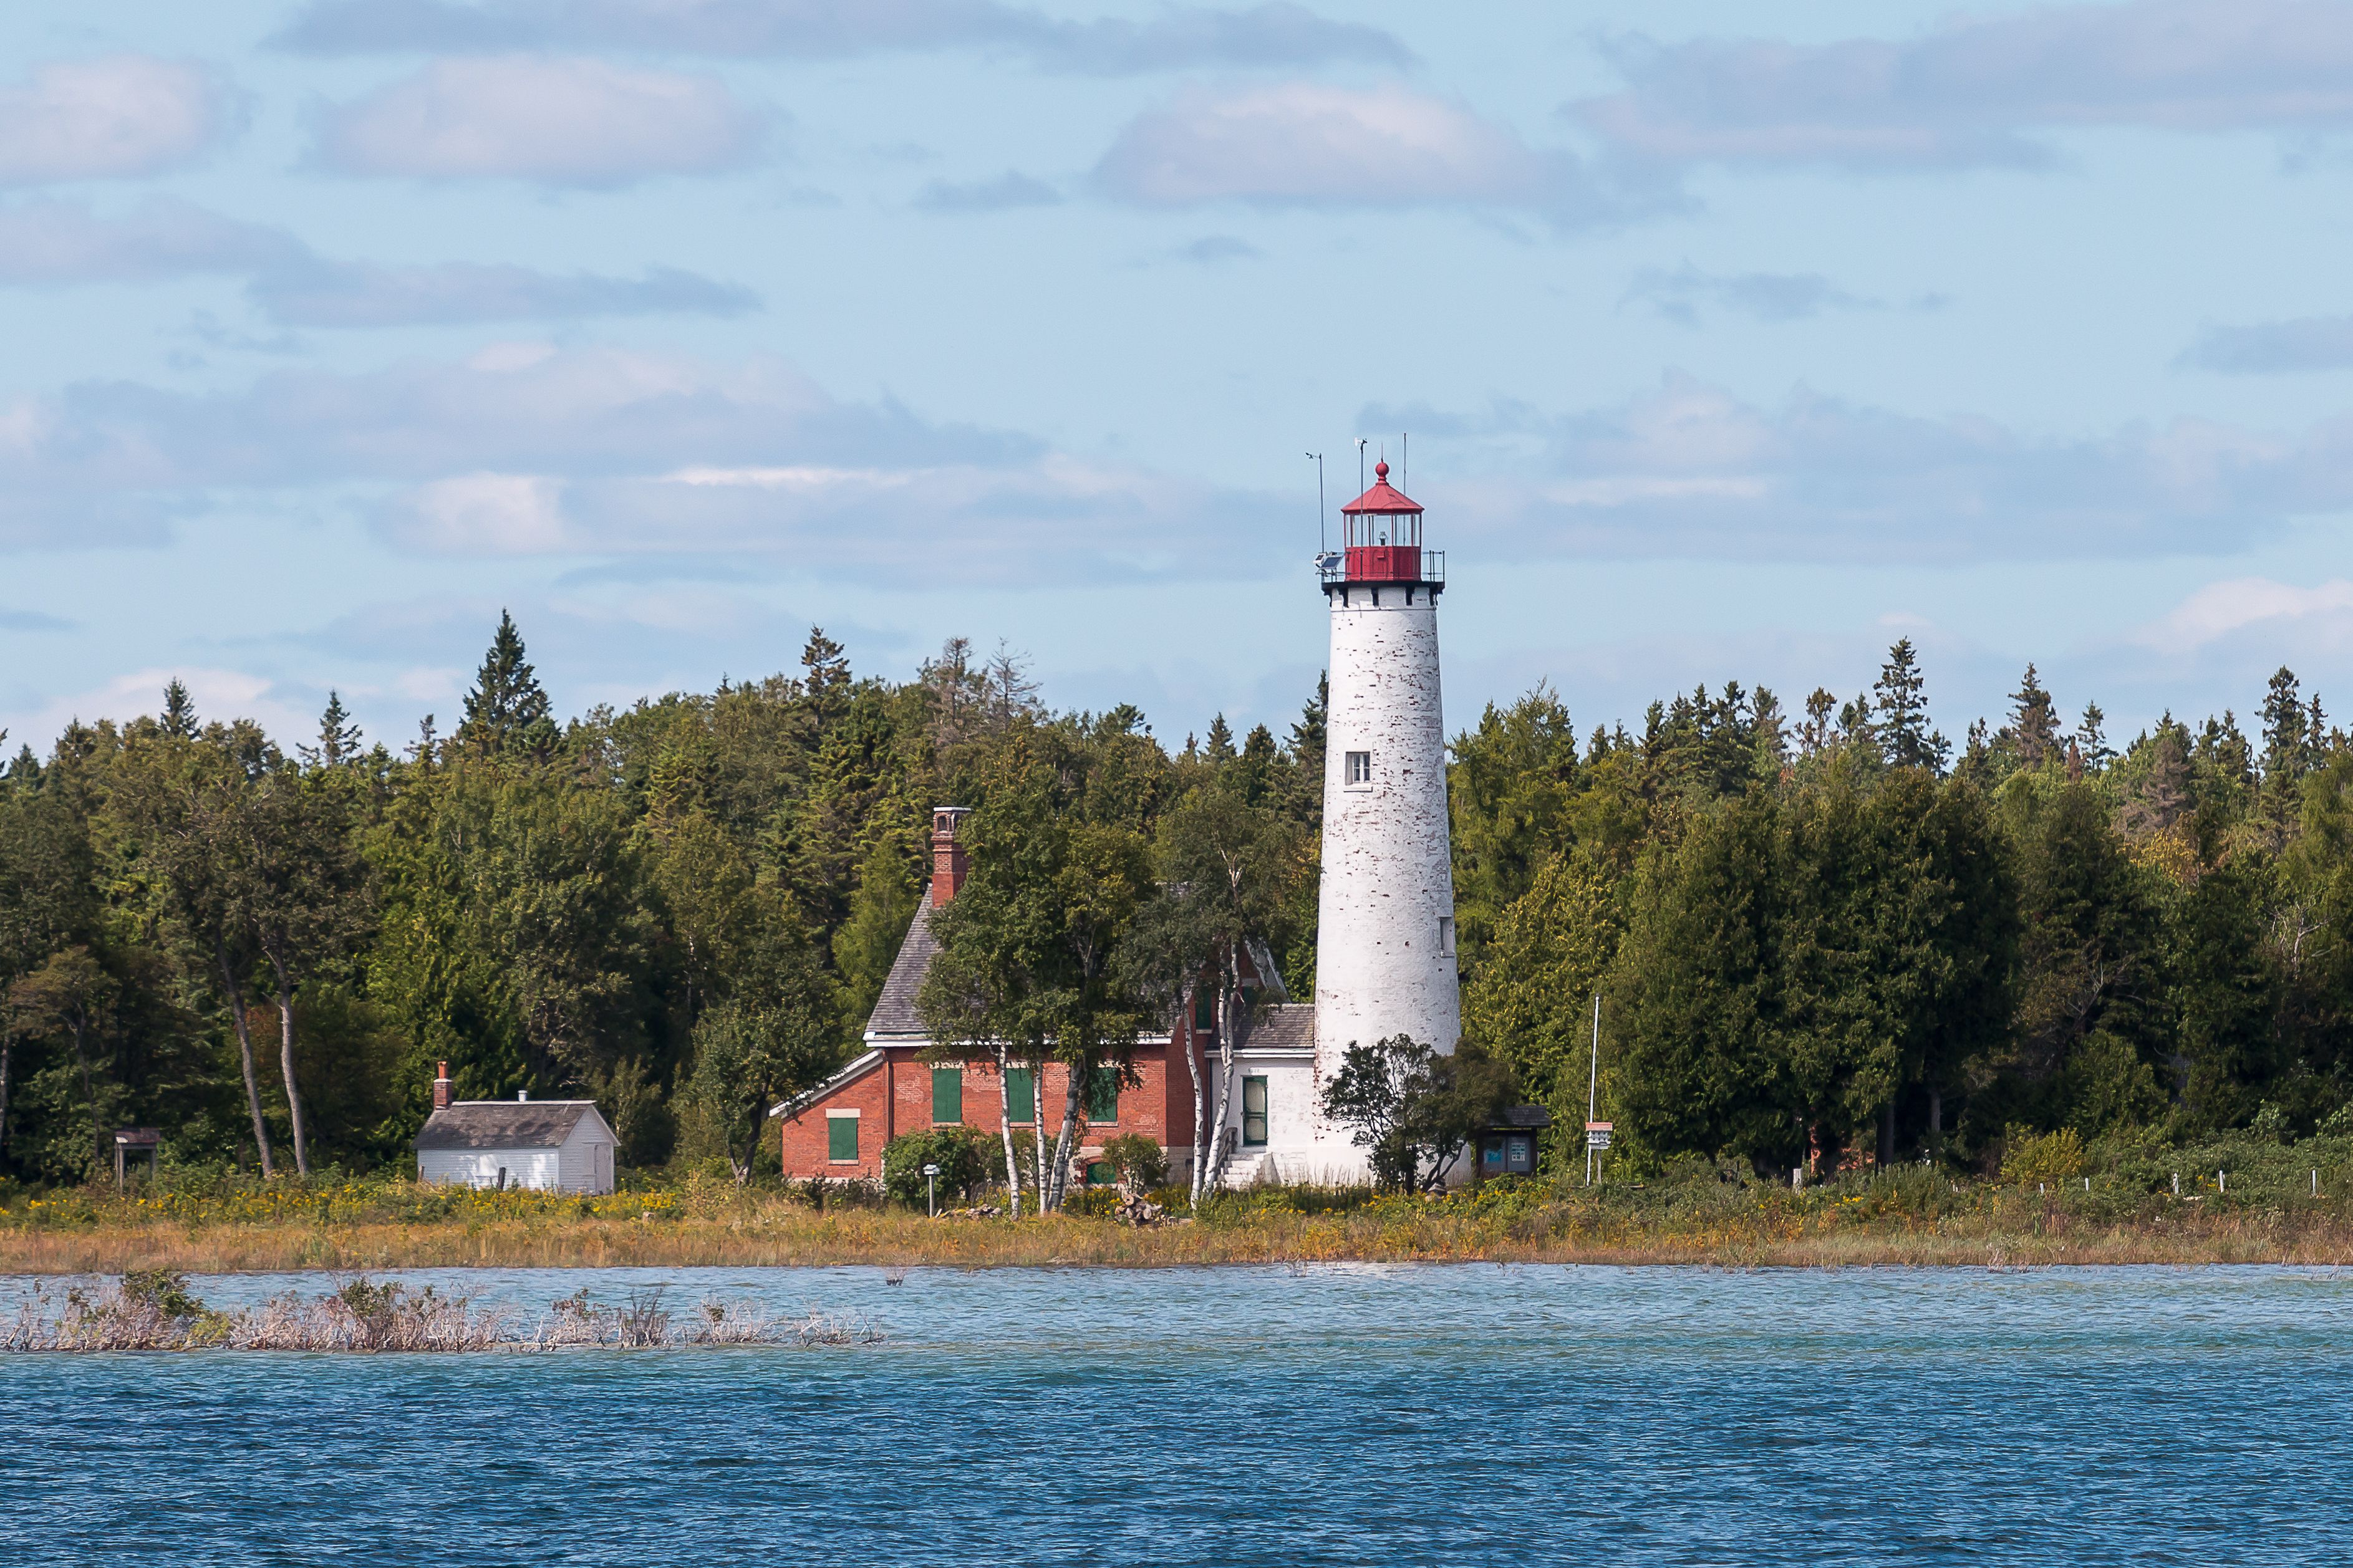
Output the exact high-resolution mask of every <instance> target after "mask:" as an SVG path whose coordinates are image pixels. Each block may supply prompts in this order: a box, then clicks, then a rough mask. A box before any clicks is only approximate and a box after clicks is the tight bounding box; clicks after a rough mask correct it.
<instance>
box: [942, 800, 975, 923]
mask: <svg viewBox="0 0 2353 1568" xmlns="http://www.w3.org/2000/svg"><path fill="white" fill-rule="evenodd" d="M971 815H972V807H970V806H968V805H935V806H934V807H933V808H932V908H934V909H938V908H939V907H940V906H941V905H942V904H944V903H946V902H947V901H948V900H950V899H953V898H955V896H956V889H958V888H961V887H963V886H964V874H965V856H964V846H963V845H962V844H959V843H958V842H956V828H957V826H959V825H960V824H961V823H962V822H963V821H964V819H965V817H967V816H971Z"/></svg>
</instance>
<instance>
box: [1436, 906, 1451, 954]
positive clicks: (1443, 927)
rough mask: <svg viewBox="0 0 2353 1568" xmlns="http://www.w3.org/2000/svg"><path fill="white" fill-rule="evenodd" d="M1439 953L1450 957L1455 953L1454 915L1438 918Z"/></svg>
mask: <svg viewBox="0 0 2353 1568" xmlns="http://www.w3.org/2000/svg"><path fill="white" fill-rule="evenodd" d="M1438 951H1439V952H1440V953H1442V954H1446V955H1449V956H1451V955H1452V953H1453V952H1454V917H1453V916H1452V915H1440V916H1439V917H1438Z"/></svg>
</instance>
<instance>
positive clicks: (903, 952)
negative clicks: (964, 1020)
mask: <svg viewBox="0 0 2353 1568" xmlns="http://www.w3.org/2000/svg"><path fill="white" fill-rule="evenodd" d="M939 951H940V944H939V942H937V941H935V940H934V938H933V936H932V888H931V884H930V883H928V882H926V883H924V884H923V901H922V902H921V903H919V904H917V905H916V906H915V921H914V923H913V925H911V926H909V927H908V928H907V939H906V940H905V941H904V942H901V943H900V944H899V956H898V957H897V958H895V959H892V961H891V974H890V977H889V978H888V979H886V980H884V981H883V982H882V994H881V995H880V996H878V997H876V998H875V1001H874V1011H873V1013H872V1015H871V1016H869V1017H868V1018H867V1020H866V1033H867V1036H868V1037H869V1038H871V1037H874V1036H876V1035H911V1036H921V1035H922V1034H923V1014H922V1013H921V1012H920V1011H919V1010H918V1009H917V1008H916V1006H915V998H916V997H917V996H918V995H919V994H922V992H923V975H924V974H925V973H927V972H928V971H929V970H930V969H931V967H932V957H933V955H934V954H935V953H937V952H939Z"/></svg>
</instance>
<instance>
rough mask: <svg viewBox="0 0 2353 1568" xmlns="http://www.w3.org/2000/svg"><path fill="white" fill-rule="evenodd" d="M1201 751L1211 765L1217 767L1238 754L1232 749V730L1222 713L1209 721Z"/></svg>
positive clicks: (1220, 767)
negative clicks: (1207, 731) (1206, 737)
mask: <svg viewBox="0 0 2353 1568" xmlns="http://www.w3.org/2000/svg"><path fill="white" fill-rule="evenodd" d="M1201 752H1202V755H1204V756H1206V757H1207V758H1208V760H1209V765H1210V766H1211V767H1213V768H1219V769H1222V768H1223V767H1224V766H1225V765H1226V764H1227V763H1230V762H1232V761H1233V760H1234V759H1235V757H1236V755H1237V754H1238V753H1236V752H1235V751H1234V732H1233V730H1232V728H1231V727H1230V726H1229V725H1228V724H1227V723H1226V716H1225V715H1224V714H1223V713H1220V714H1219V715H1218V716H1217V717H1216V718H1214V719H1212V720H1210V721H1209V734H1208V739H1207V740H1206V741H1205V742H1203V743H1202V746H1201Z"/></svg>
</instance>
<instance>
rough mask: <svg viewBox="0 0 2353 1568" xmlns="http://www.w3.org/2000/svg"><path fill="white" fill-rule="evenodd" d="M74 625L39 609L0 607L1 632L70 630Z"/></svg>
mask: <svg viewBox="0 0 2353 1568" xmlns="http://www.w3.org/2000/svg"><path fill="white" fill-rule="evenodd" d="M73 626H74V624H73V623H72V622H71V621H61V620H59V619H58V617H57V616H45V615H43V614H42V613H41V612H40V611H38V610H9V609H0V632H69V631H71V630H73Z"/></svg>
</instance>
